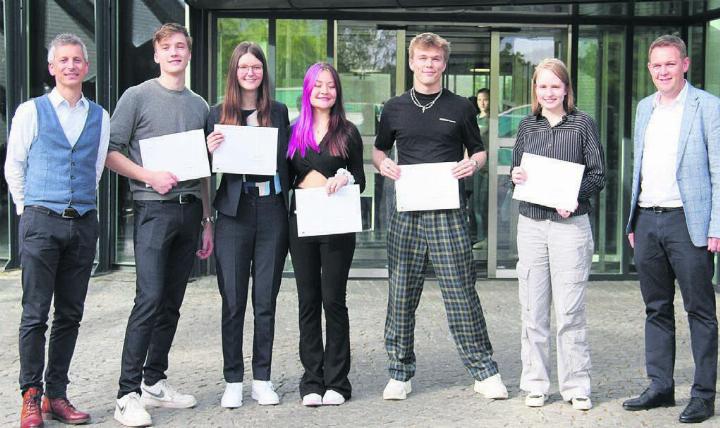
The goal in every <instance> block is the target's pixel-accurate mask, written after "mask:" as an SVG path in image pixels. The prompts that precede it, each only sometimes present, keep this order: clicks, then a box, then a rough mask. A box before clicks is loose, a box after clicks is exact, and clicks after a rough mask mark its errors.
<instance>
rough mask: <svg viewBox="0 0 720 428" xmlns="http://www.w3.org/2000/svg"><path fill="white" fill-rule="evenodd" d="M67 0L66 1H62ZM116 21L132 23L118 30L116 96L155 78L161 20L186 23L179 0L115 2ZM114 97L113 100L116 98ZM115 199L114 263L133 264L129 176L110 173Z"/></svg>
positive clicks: (118, 96) (183, 9)
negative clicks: (154, 42) (154, 40)
mask: <svg viewBox="0 0 720 428" xmlns="http://www.w3.org/2000/svg"><path fill="white" fill-rule="evenodd" d="M63 3H68V2H63ZM117 13H118V20H119V22H121V23H131V26H130V28H124V29H123V31H118V62H117V68H118V71H117V72H118V74H117V76H118V82H117V94H116V96H117V98H120V96H121V95H122V93H123V92H125V90H126V89H127V88H129V87H131V86H135V85H138V84H140V83H142V82H144V81H145V80H148V79H152V78H154V77H157V76H158V75H159V74H160V71H159V68H158V66H157V64H155V61H154V60H153V52H154V48H153V45H152V37H153V34H154V33H155V30H157V29H158V28H159V27H160V25H161V23H164V22H180V23H182V22H185V6H184V3H183V2H182V1H180V0H167V1H162V2H155V1H145V0H132V1H121V2H118V11H117ZM117 98H116V99H117ZM112 180H113V181H114V182H113V186H112V188H113V189H114V190H113V192H114V193H113V197H114V199H115V212H113V213H112V216H113V220H114V225H113V228H114V232H115V234H114V237H115V255H114V260H113V263H114V264H118V265H133V264H135V251H134V249H133V229H134V227H133V220H134V216H133V204H132V193H131V192H130V188H129V185H128V179H127V178H125V177H121V176H118V175H117V174H114V173H113V174H112Z"/></svg>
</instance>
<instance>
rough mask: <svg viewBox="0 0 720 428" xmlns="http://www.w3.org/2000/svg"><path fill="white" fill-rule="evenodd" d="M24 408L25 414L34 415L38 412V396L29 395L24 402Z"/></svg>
mask: <svg viewBox="0 0 720 428" xmlns="http://www.w3.org/2000/svg"><path fill="white" fill-rule="evenodd" d="M25 403H26V405H25V408H26V409H27V413H36V412H39V411H40V396H38V395H31V396H30V397H29V398H27V399H26V400H25Z"/></svg>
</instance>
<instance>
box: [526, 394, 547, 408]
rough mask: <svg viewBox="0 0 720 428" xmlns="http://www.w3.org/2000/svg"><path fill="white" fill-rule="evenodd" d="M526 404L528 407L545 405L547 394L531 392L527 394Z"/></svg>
mask: <svg viewBox="0 0 720 428" xmlns="http://www.w3.org/2000/svg"><path fill="white" fill-rule="evenodd" d="M525 405H526V406H528V407H542V406H544V405H545V394H540V393H537V392H531V393H529V394H528V395H526V396H525Z"/></svg>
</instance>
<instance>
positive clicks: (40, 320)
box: [5, 34, 110, 428]
mask: <svg viewBox="0 0 720 428" xmlns="http://www.w3.org/2000/svg"><path fill="white" fill-rule="evenodd" d="M48 68H49V70H50V74H51V75H52V76H54V77H55V89H53V90H52V92H50V93H49V94H46V95H43V96H42V97H39V98H35V99H32V100H30V101H27V102H25V103H23V104H22V105H20V107H18V109H17V112H16V113H15V117H14V118H13V121H12V127H11V131H10V137H9V139H8V148H7V159H6V162H5V178H6V179H7V182H8V187H9V189H10V193H11V194H12V197H13V201H14V202H15V206H16V207H17V213H18V214H19V215H21V217H20V230H19V235H20V257H21V263H22V266H23V271H22V289H23V295H22V308H23V310H22V318H21V320H20V389H21V391H22V395H23V406H22V413H21V420H20V424H21V427H22V428H28V427H40V426H42V425H43V417H44V418H45V419H57V420H59V421H61V422H63V423H68V424H82V423H85V422H87V421H88V420H89V419H90V415H88V414H87V413H84V412H80V411H78V410H77V409H75V407H74V406H73V405H72V404H70V402H69V401H68V399H67V395H66V392H67V385H68V383H69V382H70V381H69V379H68V369H69V367H70V360H71V359H72V355H73V351H74V349H75V342H76V340H77V335H78V328H79V327H80V320H81V319H82V315H83V307H84V304H85V296H86V294H87V288H88V281H89V279H90V271H91V269H92V265H93V260H94V259H95V244H96V241H97V237H98V220H97V211H96V205H95V202H96V201H95V194H96V190H97V185H98V182H99V181H100V177H101V176H102V171H103V166H104V164H105V157H106V154H107V148H108V143H109V133H110V119H109V116H108V113H107V112H106V111H105V110H103V108H102V107H100V106H99V105H97V104H95V103H94V102H92V101H90V100H88V99H86V98H85V97H84V96H83V93H82V83H83V80H84V78H85V76H86V75H87V73H88V69H89V64H88V55H87V48H86V47H85V44H84V43H83V42H82V40H81V39H80V38H78V37H77V36H75V35H73V34H61V35H59V36H57V37H55V39H54V40H53V41H52V42H51V43H50V46H49V48H48ZM53 298H54V300H55V304H54V316H53V322H52V329H51V330H50V343H49V345H48V361H47V364H45V331H46V330H47V320H48V312H49V310H50V303H51V302H52V301H53ZM43 368H44V369H45V375H44V379H43ZM43 394H44V396H43ZM41 396H42V397H43V398H42V404H41V401H40V398H41Z"/></svg>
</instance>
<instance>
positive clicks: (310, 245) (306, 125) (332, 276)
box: [287, 63, 365, 406]
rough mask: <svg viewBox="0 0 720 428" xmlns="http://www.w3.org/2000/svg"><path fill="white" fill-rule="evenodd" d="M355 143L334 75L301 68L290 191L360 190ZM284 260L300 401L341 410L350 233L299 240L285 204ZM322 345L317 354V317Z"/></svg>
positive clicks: (323, 67)
mask: <svg viewBox="0 0 720 428" xmlns="http://www.w3.org/2000/svg"><path fill="white" fill-rule="evenodd" d="M362 154H363V146H362V138H361V137H360V133H359V132H358V130H357V128H356V127H355V125H353V124H352V123H351V122H350V121H348V120H347V118H346V117H345V110H344V108H343V100H342V87H341V85H340V78H339V76H338V73H337V71H335V69H334V68H333V67H332V66H331V65H330V64H326V63H317V64H314V65H312V66H310V68H309V69H308V71H307V73H306V74H305V79H304V81H303V93H302V106H301V109H300V117H299V118H298V121H297V122H296V123H295V125H294V126H293V127H292V131H291V136H290V143H289V148H288V151H287V157H288V159H289V162H290V176H291V179H292V188H293V189H309V188H317V187H324V188H325V190H326V191H327V193H328V194H329V195H332V194H333V193H335V192H337V191H339V190H340V189H341V188H343V187H344V186H348V185H352V184H357V185H359V186H360V192H362V191H363V189H364V188H365V173H364V172H363V157H362ZM290 213H291V215H290V256H291V259H292V264H293V269H294V272H295V281H296V282H297V290H298V303H299V323H300V361H301V363H302V365H303V369H304V373H303V376H302V378H301V380H300V396H301V397H302V403H303V405H305V406H320V405H340V404H343V403H344V402H345V401H346V400H348V399H349V398H350V395H351V392H352V388H351V385H350V381H349V380H348V373H349V372H350V322H349V318H348V309H347V304H346V291H347V279H348V273H349V271H350V264H351V263H352V259H353V254H354V252H355V233H343V234H334V235H324V236H309V237H299V236H298V226H297V217H296V216H295V197H294V194H293V198H292V200H291V204H290ZM323 310H324V311H325V329H326V340H325V345H324V347H323V337H322V311H323Z"/></svg>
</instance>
